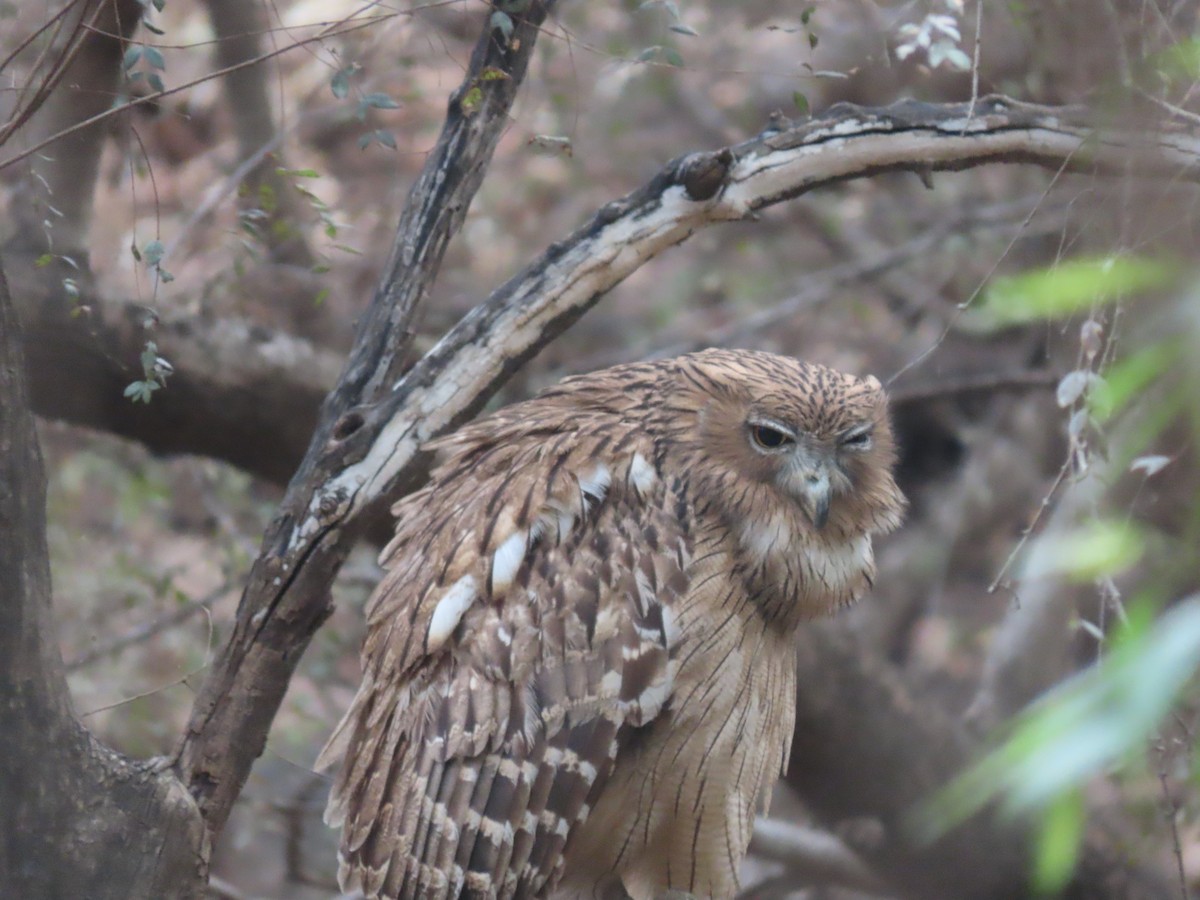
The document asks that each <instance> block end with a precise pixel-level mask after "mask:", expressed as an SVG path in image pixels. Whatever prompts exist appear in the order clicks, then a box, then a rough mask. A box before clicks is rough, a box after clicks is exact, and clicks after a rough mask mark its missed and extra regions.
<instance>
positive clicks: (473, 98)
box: [462, 85, 483, 116]
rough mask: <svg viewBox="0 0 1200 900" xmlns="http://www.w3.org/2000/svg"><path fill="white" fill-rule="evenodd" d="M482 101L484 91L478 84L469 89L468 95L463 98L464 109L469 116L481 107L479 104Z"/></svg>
mask: <svg viewBox="0 0 1200 900" xmlns="http://www.w3.org/2000/svg"><path fill="white" fill-rule="evenodd" d="M482 102H483V91H481V90H480V89H479V86H478V85H476V86H475V87H472V88H471V89H470V90H468V91H467V93H466V95H465V96H464V97H463V98H462V111H463V112H464V113H466V114H467V115H468V116H469V115H471V113H473V112H475V110H477V109H479V104H481V103H482Z"/></svg>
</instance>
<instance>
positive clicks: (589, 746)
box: [318, 350, 904, 900]
mask: <svg viewBox="0 0 1200 900" xmlns="http://www.w3.org/2000/svg"><path fill="white" fill-rule="evenodd" d="M432 446H433V449H435V450H436V452H437V454H438V464H437V466H436V467H435V469H434V471H433V474H432V477H431V479H430V482H429V484H428V485H427V486H426V487H425V488H423V489H422V490H420V491H418V492H416V493H414V494H412V495H411V496H409V497H406V498H405V499H404V500H402V501H400V503H398V504H397V505H396V507H395V510H394V512H395V514H396V517H397V526H396V536H395V538H394V539H393V540H392V542H391V543H390V544H389V546H388V547H387V549H385V550H384V552H383V557H382V563H383V565H384V567H385V568H386V569H387V575H386V577H385V578H384V580H383V581H382V583H381V584H380V585H379V587H378V589H377V590H376V591H375V594H374V596H373V597H372V598H371V601H370V603H369V604H368V606H367V611H366V615H367V635H366V641H365V646H364V648H363V654H362V662H363V677H362V685H361V687H360V688H359V691H358V695H357V696H356V697H355V699H354V702H353V705H352V706H351V708H350V710H349V711H348V712H347V713H346V716H345V718H344V719H343V720H342V722H341V724H340V725H339V726H338V728H337V730H336V731H335V732H334V735H333V737H332V738H331V739H330V742H329V745H328V746H327V747H326V748H325V751H324V752H323V753H322V759H321V760H319V761H318V765H322V764H324V765H328V764H330V763H332V762H334V761H336V760H337V759H339V758H341V759H342V760H343V763H342V768H341V771H340V773H339V775H338V776H337V779H336V782H335V784H334V786H333V792H332V794H331V797H330V801H329V809H328V812H327V814H326V819H327V821H328V822H329V823H330V824H333V825H341V827H342V844H341V867H340V868H341V871H340V872H339V877H340V880H341V882H342V884H343V885H344V886H346V887H360V888H361V890H362V891H363V892H364V893H365V894H366V896H367V897H369V898H376V897H378V898H410V897H411V898H418V897H419V898H454V897H478V898H485V897H498V898H514V897H604V898H610V897H611V898H625V897H632V898H635V900H641V898H652V897H656V896H658V895H660V894H662V893H664V892H666V891H670V890H674V891H679V892H686V893H689V894H692V895H694V896H697V897H730V896H732V895H733V894H734V893H735V891H736V890H737V886H738V882H737V873H738V866H739V863H740V862H741V859H742V857H743V856H744V854H745V852H746V847H747V845H748V844H749V841H750V834H751V829H752V826H753V820H754V815H755V812H756V810H758V809H761V808H763V803H764V802H765V797H766V794H767V792H768V791H769V789H770V787H771V785H772V782H773V781H774V779H775V778H776V777H777V776H778V774H779V773H780V771H781V770H782V768H783V767H784V765H785V764H786V762H787V758H788V750H789V744H790V741H791V735H792V725H793V720H794V715H795V712H794V705H793V704H794V695H795V662H796V660H795V648H794V636H795V632H796V629H797V628H798V627H800V626H801V624H802V623H803V622H804V621H805V620H806V619H811V618H813V617H815V616H821V615H825V614H827V613H829V612H832V611H833V610H836V609H838V608H840V607H843V606H845V605H847V604H849V603H851V602H853V601H854V600H856V599H857V598H858V597H859V596H861V595H862V594H863V592H864V591H866V590H867V589H868V588H869V587H870V585H871V579H872V577H873V575H874V557H873V553H872V548H871V536H872V534H876V533H880V532H886V531H889V530H891V529H892V528H894V527H895V526H896V525H897V524H898V523H899V521H900V517H901V513H902V511H903V508H904V498H903V496H902V495H901V493H900V491H899V489H898V488H897V487H896V483H895V481H894V480H893V478H892V467H893V463H894V460H895V450H894V446H893V440H892V432H891V428H890V425H889V422H888V414H887V399H886V396H885V394H884V392H883V389H882V388H881V386H880V384H879V382H878V381H877V380H875V379H874V378H870V377H868V378H861V379H860V378H855V377H853V376H850V375H844V374H841V373H839V372H836V371H833V370H832V369H828V368H825V367H823V366H818V365H812V364H809V363H803V362H798V361H796V360H794V359H789V358H786V357H782V356H776V355H773V354H770V353H761V352H753V351H747V350H707V351H704V352H700V353H692V354H689V355H687V356H682V357H679V358H678V359H671V360H664V361H661V362H650V363H638V364H634V365H625V366H618V367H616V368H612V369H606V370H604V371H601V372H595V373H592V374H590V375H583V376H579V377H575V378H568V379H566V380H565V381H563V382H562V383H561V384H559V385H558V386H556V387H554V388H551V389H550V390H548V391H546V392H545V393H543V394H542V395H540V396H539V397H536V398H535V399H532V400H529V401H526V402H524V403H518V404H516V405H514V406H510V407H508V408H506V409H502V410H500V411H499V412H497V413H495V414H494V415H491V416H488V417H486V418H483V419H480V420H479V421H477V422H475V423H474V424H472V425H469V426H467V427H466V428H463V429H462V430H460V431H459V432H457V433H456V434H454V435H452V436H450V437H448V438H444V439H442V440H439V441H437V442H435V443H434V444H433V445H432Z"/></svg>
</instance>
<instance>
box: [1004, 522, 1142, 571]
mask: <svg viewBox="0 0 1200 900" xmlns="http://www.w3.org/2000/svg"><path fill="white" fill-rule="evenodd" d="M1144 550H1145V540H1144V539H1143V538H1142V534H1141V532H1140V531H1139V530H1138V529H1137V528H1136V527H1135V526H1133V525H1132V524H1130V523H1129V522H1127V521H1125V520H1123V519H1094V520H1092V521H1090V522H1087V523H1084V524H1083V525H1081V526H1079V527H1078V528H1076V529H1075V530H1073V531H1067V532H1064V533H1062V534H1052V535H1047V536H1045V537H1043V538H1041V539H1040V540H1039V541H1038V543H1037V545H1036V546H1035V548H1034V551H1033V553H1032V555H1031V558H1030V563H1029V565H1028V566H1027V567H1026V570H1025V577H1027V578H1046V577H1051V576H1057V575H1062V576H1066V577H1067V578H1069V579H1071V580H1072V581H1078V582H1085V583H1086V582H1089V581H1094V580H1096V579H1097V578H1102V577H1105V576H1110V575H1117V574H1119V573H1121V572H1123V571H1125V570H1126V569H1128V568H1130V567H1131V566H1133V565H1134V564H1135V563H1136V562H1137V561H1138V560H1139V559H1141V556H1142V552H1143V551H1144Z"/></svg>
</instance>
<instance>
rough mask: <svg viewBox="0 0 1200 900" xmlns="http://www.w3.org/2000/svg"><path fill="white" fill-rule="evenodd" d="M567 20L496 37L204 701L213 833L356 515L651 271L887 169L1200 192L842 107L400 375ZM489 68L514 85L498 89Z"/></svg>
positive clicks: (421, 188)
mask: <svg viewBox="0 0 1200 900" xmlns="http://www.w3.org/2000/svg"><path fill="white" fill-rule="evenodd" d="M550 5H551V4H549V3H546V4H538V3H534V4H532V5H531V7H530V11H529V13H527V14H526V16H525V17H524V18H522V19H521V20H520V22H519V23H518V27H517V29H516V31H515V32H514V38H513V40H512V41H511V43H509V44H508V45H507V46H500V44H499V43H498V41H497V40H491V39H489V38H488V37H487V36H485V38H484V39H483V40H482V41H481V43H480V45H479V46H477V48H476V53H475V55H474V57H473V58H472V64H471V68H470V71H469V72H468V75H467V80H466V81H465V82H464V84H463V85H462V86H461V87H460V88H459V89H458V91H457V92H456V94H455V96H454V97H453V98H452V100H451V104H450V115H449V118H448V120H447V125H446V129H445V130H444V131H443V135H442V138H441V139H440V140H439V144H438V147H437V148H436V150H435V152H434V153H433V154H432V155H431V156H430V158H429V161H428V163H427V165H426V168H425V170H424V172H423V173H422V176H421V178H420V180H419V181H418V183H417V184H416V185H415V186H414V188H413V192H412V194H411V195H410V200H409V205H408V207H407V208H406V212H405V214H404V217H403V219H402V223H401V228H400V234H399V236H398V238H397V241H396V244H395V247H394V249H393V253H392V256H391V259H390V260H389V263H388V267H387V271H386V272H385V275H384V281H383V284H382V286H381V288H380V290H379V292H378V293H377V295H376V297H375V300H374V301H373V303H372V306H371V308H370V310H369V311H368V312H367V314H366V315H365V316H364V318H363V320H362V322H361V325H360V331H359V335H358V339H357V342H356V348H355V351H354V354H353V356H352V358H351V360H350V362H349V364H348V366H347V368H346V370H345V371H344V372H343V375H342V377H341V380H340V382H339V385H338V387H337V388H336V389H335V390H334V392H333V393H332V394H331V395H330V396H329V398H328V399H327V401H326V403H325V407H324V409H323V410H322V417H321V423H320V425H319V426H318V430H317V433H316V435H315V437H314V438H313V442H312V444H311V445H310V448H309V451H308V453H307V455H306V457H305V460H304V463H303V464H302V466H301V469H300V471H299V472H298V473H297V475H296V477H295V478H294V479H293V481H292V484H291V486H290V488H289V492H288V496H287V497H286V498H285V501H284V503H283V506H282V507H281V510H280V513H279V514H278V516H277V517H276V519H275V521H274V522H273V523H272V524H271V526H270V527H269V529H268V532H267V534H266V536H265V537H264V541H263V548H262V551H261V554H260V557H259V559H258V560H257V561H256V562H255V564H254V567H253V569H252V571H251V574H250V577H249V581H248V584H247V587H246V591H245V594H244V595H243V599H242V603H241V606H240V608H239V612H238V619H237V624H236V626H235V631H234V634H233V635H232V637H231V639H230V642H229V643H228V644H227V645H226V647H225V648H224V650H223V651H222V655H221V658H220V659H219V660H218V661H217V663H216V665H215V666H214V669H213V671H212V673H211V675H210V677H209V678H208V679H207V681H206V683H205V685H204V687H203V689H202V691H201V693H200V695H199V697H198V698H197V701H196V705H195V707H194V709H193V715H192V719H191V722H190V724H189V729H188V733H187V735H186V736H185V738H184V742H183V745H182V747H181V750H180V757H179V761H178V767H179V770H180V772H181V775H182V777H183V778H184V780H185V782H186V783H187V784H188V785H189V786H190V787H191V789H192V791H193V793H194V794H195V796H196V797H197V799H198V801H199V802H200V804H201V806H202V808H203V809H204V810H205V814H206V818H207V819H208V821H209V823H210V827H211V828H213V829H214V830H217V829H219V828H220V826H221V824H222V823H223V821H224V818H225V816H226V815H227V813H228V810H229V807H230V805H231V804H232V801H233V798H234V797H235V796H236V794H237V792H238V790H239V789H240V786H241V784H242V782H243V781H244V779H245V776H246V774H247V772H248V770H249V765H250V763H251V762H252V761H253V759H254V758H255V757H257V756H258V754H259V753H260V752H261V751H262V748H263V745H264V743H265V738H266V733H267V728H268V727H269V725H270V721H271V719H272V717H273V716H274V713H275V710H276V709H277V708H278V704H279V702H280V701H281V699H282V696H283V692H284V690H285V689H286V686H287V682H288V679H289V678H290V676H291V672H292V670H293V668H294V666H295V664H296V660H297V659H298V657H299V655H300V654H301V653H302V652H303V650H304V648H305V647H306V646H307V643H308V641H309V639H310V638H311V636H312V634H313V632H314V631H315V630H316V629H317V628H318V627H319V625H320V623H321V622H322V621H323V620H324V618H325V617H326V616H327V615H328V613H329V610H330V598H329V585H330V583H331V581H332V578H333V575H334V573H335V572H336V571H337V569H338V567H340V565H341V563H342V561H343V560H344V558H345V555H346V553H347V552H348V548H349V545H350V543H351V541H352V537H353V527H354V524H355V520H356V517H357V516H358V514H359V513H361V512H362V511H363V510H366V509H368V508H370V507H372V506H373V505H374V504H376V503H377V502H378V501H380V500H382V499H383V498H386V497H389V496H392V495H394V494H395V493H396V492H398V491H401V490H403V489H404V488H405V487H409V486H412V485H413V484H415V483H416V482H418V481H419V480H420V479H421V478H422V477H423V467H424V464H425V462H426V460H425V459H424V458H423V454H421V453H420V452H419V450H420V446H421V444H422V442H423V441H425V440H426V439H428V438H430V437H432V436H435V435H437V434H440V433H444V432H446V431H448V430H450V429H452V428H454V427H455V426H456V425H457V424H459V423H461V422H462V421H464V420H465V419H467V418H469V417H470V416H471V415H473V414H474V413H475V412H476V411H477V410H478V409H479V408H480V407H481V406H482V404H483V403H484V402H485V401H486V400H487V398H488V397H489V396H490V395H491V393H492V392H493V391H494V390H495V389H496V388H497V387H498V386H499V385H500V384H501V383H502V382H503V381H504V380H505V379H506V378H507V377H508V376H509V375H510V374H511V373H512V372H513V371H514V370H515V369H516V368H517V367H519V366H520V365H521V364H522V363H523V362H524V361H526V360H527V359H529V358H530V357H531V356H533V355H534V354H535V353H536V352H537V351H538V350H540V349H541V348H542V347H543V346H545V345H546V344H547V343H548V342H549V341H550V340H552V339H553V338H554V337H555V336H557V335H558V334H559V333H561V332H562V331H563V330H564V329H565V328H567V327H568V326H569V325H570V324H571V323H573V322H574V321H575V320H577V319H578V318H579V317H580V316H581V315H583V313H584V312H585V311H586V310H587V309H588V308H589V307H590V306H592V305H593V304H594V303H596V302H597V300H599V298H600V297H601V296H602V295H603V294H604V293H605V292H607V291H608V290H609V289H610V288H612V287H613V286H615V285H616V284H618V283H619V282H620V281H621V280H623V279H624V278H625V277H627V276H628V275H629V274H630V273H632V272H633V271H635V270H636V269H637V268H638V267H640V266H641V265H642V264H643V263H644V262H645V261H646V260H648V259H650V258H651V257H653V256H655V255H656V254H658V253H660V252H661V251H663V250H664V249H666V248H667V247H670V246H673V245H674V244H677V243H679V242H681V241H683V240H684V239H686V238H687V237H688V236H689V235H690V234H692V233H693V232H694V231H695V230H696V229H698V228H701V227H704V226H706V225H710V224H713V223H716V222H723V221H731V220H739V219H744V218H747V217H749V216H751V215H753V213H754V212H755V211H756V210H759V209H762V208H764V207H766V206H769V205H771V204H774V203H779V202H781V201H783V200H786V199H789V198H791V197H795V196H798V195H800V194H802V193H805V192H806V191H809V190H812V189H813V188H816V187H819V186H822V185H827V184H831V183H834V182H838V181H842V180H845V179H848V178H853V177H863V176H867V175H873V174H877V173H881V172H886V171H899V170H915V171H921V172H928V171H930V170H949V169H959V168H963V167H966V166H970V165H978V164H980V163H983V162H996V161H1000V162H1018V161H1023V162H1036V163H1039V164H1043V165H1052V166H1054V167H1055V168H1057V169H1064V168H1065V169H1072V170H1096V169H1099V170H1103V171H1117V172H1121V173H1128V172H1129V171H1131V170H1134V171H1144V172H1146V173H1149V174H1162V175H1170V176H1173V177H1182V178H1185V179H1190V180H1196V178H1197V177H1198V175H1200V142H1198V141H1197V140H1196V138H1195V137H1193V136H1192V135H1190V134H1189V133H1186V132H1182V131H1180V132H1167V133H1163V134H1160V135H1158V136H1157V137H1156V138H1155V139H1154V140H1152V141H1148V140H1147V139H1146V135H1145V132H1144V131H1139V132H1136V133H1134V132H1111V133H1110V132H1105V133H1104V134H1097V133H1095V132H1094V131H1093V130H1092V129H1090V128H1089V127H1088V126H1087V124H1086V123H1085V122H1084V121H1083V120H1082V118H1081V117H1080V115H1079V114H1077V113H1072V112H1071V111H1068V110H1046V109H1042V108H1035V107H1029V106H1024V105H1021V104H1016V103H1013V102H1011V101H1007V100H1003V99H1001V98H987V99H985V100H981V101H980V102H979V103H978V104H977V105H976V107H975V114H974V115H973V116H971V115H969V114H968V107H967V106H966V105H965V104H952V105H944V106H934V105H928V104H914V103H903V104H899V105H896V106H893V107H890V108H888V109H885V110H861V109H856V108H853V107H838V108H835V109H834V110H831V111H830V113H829V114H828V115H827V116H825V117H823V118H821V119H819V120H814V121H812V122H808V123H804V124H801V125H792V126H789V127H787V128H776V129H774V130H772V131H770V132H768V133H767V134H764V135H762V136H760V137H758V138H756V139H755V140H752V141H748V142H746V143H744V144H741V145H738V146H736V147H732V148H726V149H724V150H720V151H718V152H715V153H705V154H696V155H693V156H690V157H685V158H682V159H679V160H676V161H674V162H672V163H670V164H669V165H668V166H667V167H666V168H665V169H664V170H663V172H662V173H660V174H659V175H658V176H657V177H656V178H654V179H653V180H652V181H651V182H650V183H649V184H647V185H646V186H645V187H643V188H641V189H640V190H638V191H636V192H634V193H633V194H630V195H629V196H628V197H626V198H624V199H623V200H620V201H617V202H615V203H611V204H609V205H608V206H606V207H604V208H603V209H602V210H600V211H599V212H598V213H597V214H596V215H595V216H594V217H593V219H592V220H591V221H590V222H589V223H587V224H586V225H584V226H583V227H582V228H581V229H579V230H578V231H577V232H576V233H575V234H574V235H573V236H572V237H571V238H569V239H568V240H567V241H565V242H563V243H562V244H558V245H555V246H552V247H551V248H550V249H549V250H548V251H547V252H546V253H545V254H544V255H543V256H542V257H541V258H540V259H539V260H537V261H536V262H534V263H533V264H532V265H531V266H529V267H528V268H527V269H526V270H525V271H523V272H522V273H520V274H519V275H518V276H516V277H515V278H513V279H512V280H511V281H510V282H508V283H507V284H506V285H504V286H503V287H501V288H500V289H499V290H497V291H496V292H495V293H494V294H493V295H492V297H491V298H490V299H489V300H488V301H487V302H486V303H484V304H483V305H481V306H480V307H478V308H477V309H475V310H474V311H473V312H471V313H470V314H468V315H467V316H466V317H464V319H463V320H462V321H461V322H460V323H459V324H458V325H457V326H456V327H455V328H454V329H453V330H452V331H451V332H450V333H449V334H447V335H446V337H445V338H443V339H442V341H440V342H439V343H438V345H437V346H436V347H434V348H433V349H432V350H431V351H430V352H429V353H428V354H427V355H426V356H425V357H424V358H423V359H422V360H421V361H420V362H419V363H418V364H417V365H416V366H414V367H413V368H412V370H411V371H409V372H408V373H407V374H405V375H404V376H403V377H401V373H400V371H399V369H400V365H401V358H402V354H401V350H402V348H403V347H404V345H405V344H406V340H407V333H406V328H407V324H408V321H409V318H410V316H411V312H412V310H413V309H414V308H415V306H416V304H417V303H418V302H419V301H420V299H421V298H422V296H423V295H424V292H425V290H426V288H427V286H428V284H429V281H430V280H431V279H432V277H433V274H434V272H435V271H436V269H437V265H438V263H439V262H440V259H441V252H442V250H443V249H444V247H445V244H446V241H447V240H448V239H449V236H450V234H452V233H453V232H454V230H455V229H457V227H458V225H459V224H460V223H461V220H462V216H463V215H464V214H465V210H466V205H467V203H468V202H469V200H470V198H471V196H473V194H474V190H475V188H476V187H477V186H478V184H479V181H480V180H481V179H482V174H483V168H484V167H485V166H486V164H487V161H488V159H490V155H491V152H492V150H493V149H494V146H495V141H496V140H497V139H498V135H499V132H500V129H501V128H502V127H503V121H504V118H503V117H504V115H505V114H506V112H507V109H508V105H509V104H511V101H512V96H513V93H514V92H515V88H516V85H517V84H518V83H519V82H520V80H521V78H522V77H523V74H524V67H525V63H526V62H527V60H528V52H529V50H530V49H531V46H532V43H533V41H534V39H535V38H536V34H537V28H538V26H539V25H540V22H541V17H542V16H544V15H545V12H546V8H547V7H548V6H550ZM487 68H496V69H498V70H499V71H501V72H503V73H504V76H505V77H501V78H489V79H486V80H485V79H483V78H482V77H481V73H483V72H484V70H485V69H487ZM479 89H482V102H481V105H480V107H479V108H478V109H471V110H467V109H464V108H463V107H464V104H463V100H464V98H465V97H466V96H468V93H471V94H474V93H476V92H477V91H479Z"/></svg>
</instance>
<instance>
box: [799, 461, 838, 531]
mask: <svg viewBox="0 0 1200 900" xmlns="http://www.w3.org/2000/svg"><path fill="white" fill-rule="evenodd" d="M802 479H803V480H802V481H801V485H800V506H801V508H803V510H804V514H805V515H806V516H808V521H810V522H812V524H813V528H816V529H817V530H818V531H820V530H821V529H822V528H824V527H825V523H826V522H827V521H829V500H830V496H831V495H832V489H831V487H830V484H829V472H828V471H827V470H826V469H825V467H824V466H820V467H818V468H815V469H809V470H807V471H805V472H804V474H803V476H802Z"/></svg>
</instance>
